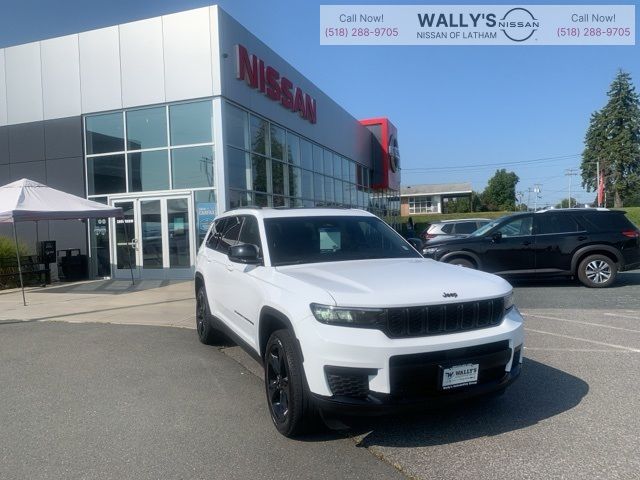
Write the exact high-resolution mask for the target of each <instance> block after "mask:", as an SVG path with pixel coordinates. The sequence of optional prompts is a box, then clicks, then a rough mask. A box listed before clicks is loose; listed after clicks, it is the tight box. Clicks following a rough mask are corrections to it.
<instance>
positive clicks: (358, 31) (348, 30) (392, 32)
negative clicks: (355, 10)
mask: <svg viewBox="0 0 640 480" xmlns="http://www.w3.org/2000/svg"><path fill="white" fill-rule="evenodd" d="M324 36H325V37H327V38H330V37H343V38H347V37H397V36H398V27H376V28H368V27H327V28H325V29H324Z"/></svg>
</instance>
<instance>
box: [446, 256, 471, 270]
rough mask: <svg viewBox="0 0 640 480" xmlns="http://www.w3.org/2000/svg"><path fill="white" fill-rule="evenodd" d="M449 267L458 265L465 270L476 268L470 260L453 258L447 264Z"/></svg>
mask: <svg viewBox="0 0 640 480" xmlns="http://www.w3.org/2000/svg"><path fill="white" fill-rule="evenodd" d="M447 263H448V264H449V265H459V266H461V267H465V268H472V269H474V270H475V268H476V266H475V264H474V263H473V262H472V261H471V260H467V259H466V258H454V259H452V260H450V261H448V262H447Z"/></svg>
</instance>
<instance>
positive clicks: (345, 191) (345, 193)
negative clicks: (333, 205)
mask: <svg viewBox="0 0 640 480" xmlns="http://www.w3.org/2000/svg"><path fill="white" fill-rule="evenodd" d="M342 202H343V203H344V204H345V205H349V204H350V203H351V186H350V184H349V182H343V183H342Z"/></svg>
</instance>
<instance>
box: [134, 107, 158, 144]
mask: <svg viewBox="0 0 640 480" xmlns="http://www.w3.org/2000/svg"><path fill="white" fill-rule="evenodd" d="M126 115H127V148H128V149H129V150H140V149H142V148H157V147H166V146H167V112H166V109H165V107H155V108H145V109H142V110H130V111H128V112H127V113H126Z"/></svg>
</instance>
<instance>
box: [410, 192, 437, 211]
mask: <svg viewBox="0 0 640 480" xmlns="http://www.w3.org/2000/svg"><path fill="white" fill-rule="evenodd" d="M436 210H437V207H434V205H433V203H432V200H431V197H430V196H426V195H419V196H415V197H409V213H412V214H415V213H433V212H435V211H436Z"/></svg>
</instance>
